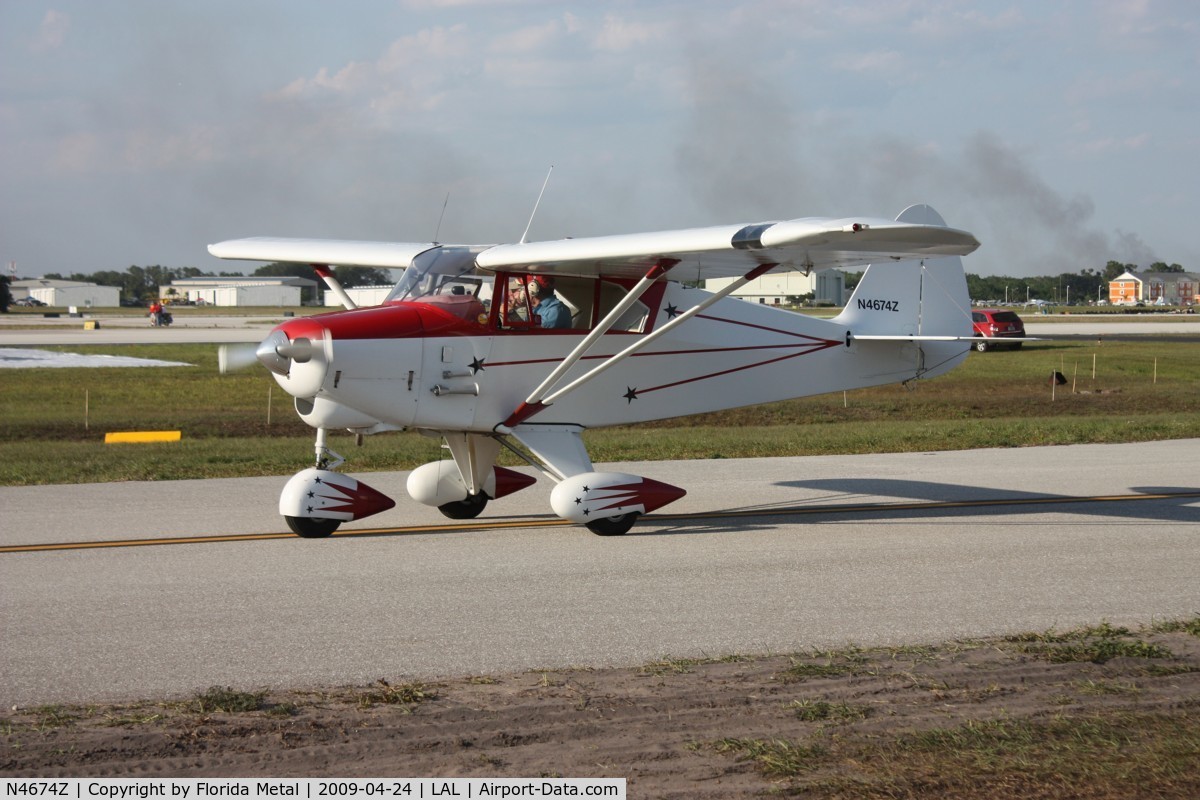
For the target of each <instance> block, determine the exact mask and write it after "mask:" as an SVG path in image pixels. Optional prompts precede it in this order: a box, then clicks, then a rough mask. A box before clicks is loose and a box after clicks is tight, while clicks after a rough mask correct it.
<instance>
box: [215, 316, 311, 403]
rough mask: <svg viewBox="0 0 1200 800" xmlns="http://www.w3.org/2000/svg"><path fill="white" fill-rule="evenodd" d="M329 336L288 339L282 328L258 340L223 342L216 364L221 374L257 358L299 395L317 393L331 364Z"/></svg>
mask: <svg viewBox="0 0 1200 800" xmlns="http://www.w3.org/2000/svg"><path fill="white" fill-rule="evenodd" d="M328 345H329V342H328V340H327V339H326V338H325V337H323V336H322V337H318V338H315V339H314V338H310V337H308V336H297V337H296V338H295V339H289V338H288V335H287V334H286V333H284V332H283V331H282V330H275V331H272V332H271V334H270V335H269V336H268V337H267V338H266V339H263V340H262V341H261V342H260V343H258V344H232V345H222V346H221V347H220V348H219V349H218V351H217V367H218V369H219V370H220V372H221V374H222V375H225V374H228V373H230V372H234V371H235V370H240V369H244V368H245V367H248V366H251V365H252V364H254V363H255V362H256V361H257V362H258V363H260V364H262V365H263V366H264V367H266V368H267V369H269V370H271V372H273V373H275V374H276V375H278V376H280V377H281V378H285V379H287V381H288V385H289V389H288V391H293V392H295V393H297V396H298V397H300V396H304V397H307V396H311V395H314V394H316V393H317V391H318V390H319V389H320V388H321V384H322V383H323V382H324V380H325V374H326V373H327V371H328V367H329V353H328V352H327V347H328Z"/></svg>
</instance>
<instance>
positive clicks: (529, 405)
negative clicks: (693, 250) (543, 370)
mask: <svg viewBox="0 0 1200 800" xmlns="http://www.w3.org/2000/svg"><path fill="white" fill-rule="evenodd" d="M678 263H679V259H677V258H663V259H659V260H658V261H657V262H655V264H654V266H652V267H651V268H650V269H649V270H648V271H647V272H646V274H645V275H643V276H642V279H641V280H639V281H638V282H637V284H636V285H635V286H634V287H633V289H631V290H630V291H629V294H627V295H626V296H625V299H623V300H622V301H621V302H619V303H617V305H616V307H614V308H613V310H612V311H609V312H608V315H607V316H605V317H604V319H602V320H600V324H599V325H597V326H596V328H595V329H594V330H593V331H592V332H591V333H589V334H588V335H587V336H585V337H584V338H583V341H581V342H580V343H579V344H577V345H576V346H575V349H573V350H572V351H571V352H570V353H568V354H567V357H566V358H564V359H563V360H562V363H561V364H559V365H558V366H557V367H555V368H554V370H553V371H552V372H551V373H550V374H549V375H547V376H546V379H545V380H544V381H542V383H541V385H539V386H538V387H537V388H536V389H534V390H533V392H532V393H531V394H530V395H529V397H527V398H526V399H525V402H523V403H521V405H519V406H517V409H516V411H514V412H513V413H512V414H510V415H509V417H508V419H506V420H504V422H502V423H500V424H499V425H498V426H497V427H496V430H497V431H499V432H501V433H507V432H508V431H510V430H512V428H514V427H516V426H517V425H520V424H521V423H522V422H524V421H525V420H527V419H529V418H530V417H532V416H533V415H534V414H536V413H538V412H539V411H541V410H542V409H543V408H545V407H546V404H545V403H544V402H542V398H543V396H544V395H545V393H546V392H547V391H549V390H550V388H551V387H553V386H554V384H555V383H557V382H558V381H559V380H560V379H561V378H562V376H563V375H565V374H567V371H568V370H569V369H571V367H573V366H575V365H576V364H577V363H578V362H579V359H581V358H583V357H584V355H586V354H587V352H588V350H590V349H591V348H592V346H593V345H594V344H595V343H596V342H598V341H600V337H602V336H603V335H604V334H606V333H608V331H609V329H611V328H612V326H613V325H614V324H616V321H617V320H618V319H620V318H621V315H622V314H624V313H625V312H626V311H628V310H629V309H630V307H631V306H632V305H633V304H634V303H636V302H637V300H638V298H640V297H641V296H642V295H643V294H645V292H646V290H647V289H649V288H650V287H651V286H652V285H653V284H654V282H655V281H656V280H658V279H659V278H661V277H662V276H664V275H666V274H667V272H668V271H669V270H670V269H671V268H672V267H674V266H675V265H676V264H678Z"/></svg>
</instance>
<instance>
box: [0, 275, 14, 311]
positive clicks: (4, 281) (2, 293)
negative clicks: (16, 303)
mask: <svg viewBox="0 0 1200 800" xmlns="http://www.w3.org/2000/svg"><path fill="white" fill-rule="evenodd" d="M10 305H12V292H10V291H9V289H8V276H7V275H0V314H7V313H8V307H9V306H10Z"/></svg>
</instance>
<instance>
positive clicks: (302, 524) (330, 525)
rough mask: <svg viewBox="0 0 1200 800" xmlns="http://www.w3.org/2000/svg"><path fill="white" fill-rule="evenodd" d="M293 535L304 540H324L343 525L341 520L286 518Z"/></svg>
mask: <svg viewBox="0 0 1200 800" xmlns="http://www.w3.org/2000/svg"><path fill="white" fill-rule="evenodd" d="M284 519H286V520H287V524H288V527H289V528H291V529H292V533H294V534H296V535H297V536H300V537H302V538H304V539H324V538H325V537H326V536H330V535H332V534H333V532H334V531H336V530H337V529H338V527H339V526H340V525H341V524H342V521H341V520H340V519H313V518H311V517H284Z"/></svg>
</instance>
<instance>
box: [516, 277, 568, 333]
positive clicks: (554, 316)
mask: <svg viewBox="0 0 1200 800" xmlns="http://www.w3.org/2000/svg"><path fill="white" fill-rule="evenodd" d="M527 286H528V291H529V304H530V306H532V307H533V309H534V311H535V312H537V315H538V317H539V318H541V320H542V327H543V328H570V327H571V309H569V308H567V306H566V304H565V303H563V301H561V300H559V299H558V298H557V297H556V296H555V295H554V278H551V277H549V276H545V275H536V276H534V277H532V278H530V279H529V282H528V284H527Z"/></svg>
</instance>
